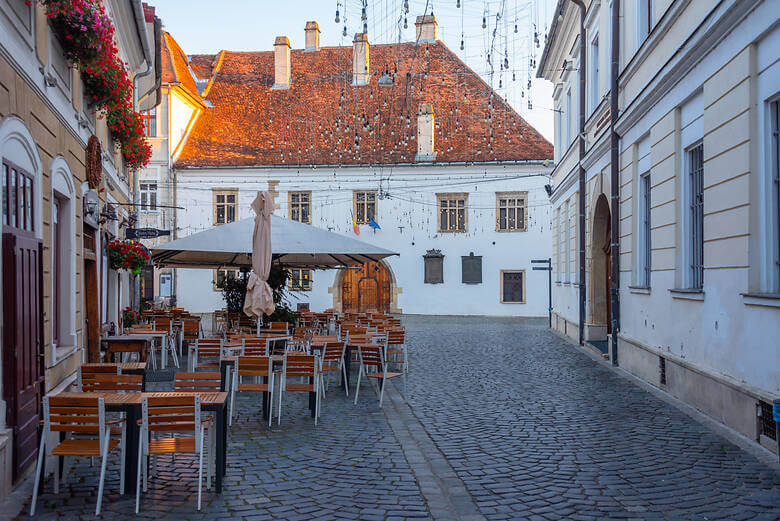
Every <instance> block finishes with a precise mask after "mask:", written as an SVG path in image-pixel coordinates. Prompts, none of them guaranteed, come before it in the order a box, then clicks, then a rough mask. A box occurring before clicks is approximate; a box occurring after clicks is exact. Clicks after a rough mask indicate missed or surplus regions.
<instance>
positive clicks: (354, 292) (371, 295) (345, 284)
mask: <svg viewBox="0 0 780 521" xmlns="http://www.w3.org/2000/svg"><path fill="white" fill-rule="evenodd" d="M390 293H391V283H390V274H389V273H388V271H387V269H386V268H385V267H384V265H383V264H382V263H381V262H368V263H366V264H362V265H357V266H353V267H352V268H351V269H348V270H346V273H345V274H344V279H343V281H342V285H341V305H342V310H343V311H344V312H346V313H364V312H366V311H379V312H383V313H387V312H388V311H390Z"/></svg>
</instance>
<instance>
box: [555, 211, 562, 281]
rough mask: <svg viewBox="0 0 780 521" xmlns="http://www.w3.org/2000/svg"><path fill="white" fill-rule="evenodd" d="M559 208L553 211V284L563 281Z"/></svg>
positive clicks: (560, 213)
mask: <svg viewBox="0 0 780 521" xmlns="http://www.w3.org/2000/svg"><path fill="white" fill-rule="evenodd" d="M562 216H563V213H562V212H561V207H558V208H556V209H555V228H556V234H555V252H556V255H555V256H556V259H555V260H556V267H557V271H556V274H557V276H556V278H555V282H561V281H562V280H563V223H562V222H561V217H562Z"/></svg>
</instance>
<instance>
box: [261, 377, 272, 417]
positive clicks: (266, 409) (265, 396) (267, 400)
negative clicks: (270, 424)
mask: <svg viewBox="0 0 780 521" xmlns="http://www.w3.org/2000/svg"><path fill="white" fill-rule="evenodd" d="M263 383H264V384H266V385H268V377H267V376H264V377H263ZM270 391H271V390H270V389H269V390H268V392H264V393H263V419H264V420H267V419H268V414H269V409H270V408H269V404H270V401H271V392H270Z"/></svg>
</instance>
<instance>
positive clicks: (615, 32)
mask: <svg viewBox="0 0 780 521" xmlns="http://www.w3.org/2000/svg"><path fill="white" fill-rule="evenodd" d="M619 15H620V0H612V64H611V66H610V86H609V110H610V136H609V142H610V177H611V179H612V194H611V195H612V197H611V203H612V204H611V206H612V208H611V217H612V224H611V229H612V233H611V235H612V237H610V241H611V245H610V253H611V257H612V258H611V267H612V273H611V274H610V277H611V278H612V283H611V284H610V292H611V293H612V294H611V295H610V298H611V299H612V306H611V309H612V316H611V317H610V320H612V365H618V341H617V337H618V335H617V334H618V331H619V330H620V230H619V228H618V226H620V215H619V213H620V182H619V181H620V165H619V163H618V161H619V160H620V149H619V147H620V136H618V134H617V130H615V125H616V124H617V120H618V69H619V63H618V62H619V61H620V17H619Z"/></svg>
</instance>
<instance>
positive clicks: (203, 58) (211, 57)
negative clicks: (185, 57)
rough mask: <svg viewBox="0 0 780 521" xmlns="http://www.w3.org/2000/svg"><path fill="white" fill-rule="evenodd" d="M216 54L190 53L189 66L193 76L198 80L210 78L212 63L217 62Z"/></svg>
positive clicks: (212, 70)
mask: <svg viewBox="0 0 780 521" xmlns="http://www.w3.org/2000/svg"><path fill="white" fill-rule="evenodd" d="M217 56H218V55H216V54H191V55H190V68H192V72H194V73H195V76H197V77H198V79H199V80H207V79H209V78H211V74H212V73H213V72H214V65H216V63H217Z"/></svg>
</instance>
